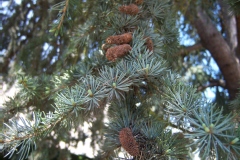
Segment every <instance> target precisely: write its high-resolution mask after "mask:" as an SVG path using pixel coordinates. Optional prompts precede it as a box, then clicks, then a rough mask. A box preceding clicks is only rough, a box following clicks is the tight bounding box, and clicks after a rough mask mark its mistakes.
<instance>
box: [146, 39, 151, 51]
mask: <svg viewBox="0 0 240 160" xmlns="http://www.w3.org/2000/svg"><path fill="white" fill-rule="evenodd" d="M145 40H146V42H145V44H146V46H147V49H149V51H153V41H152V40H151V38H150V37H147V38H145Z"/></svg>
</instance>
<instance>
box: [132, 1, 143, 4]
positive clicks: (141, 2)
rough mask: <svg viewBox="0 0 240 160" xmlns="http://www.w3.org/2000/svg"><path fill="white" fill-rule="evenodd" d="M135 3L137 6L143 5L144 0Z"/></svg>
mask: <svg viewBox="0 0 240 160" xmlns="http://www.w3.org/2000/svg"><path fill="white" fill-rule="evenodd" d="M134 3H135V4H137V5H141V4H143V0H135V2H134Z"/></svg>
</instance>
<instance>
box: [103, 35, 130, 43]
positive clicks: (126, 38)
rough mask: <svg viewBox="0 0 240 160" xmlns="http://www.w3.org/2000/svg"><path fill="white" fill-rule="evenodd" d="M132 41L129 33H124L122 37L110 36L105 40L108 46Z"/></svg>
mask: <svg viewBox="0 0 240 160" xmlns="http://www.w3.org/2000/svg"><path fill="white" fill-rule="evenodd" d="M131 41H132V34H131V33H124V34H122V35H116V36H110V37H108V38H107V39H106V42H107V43H108V44H127V43H130V42H131Z"/></svg>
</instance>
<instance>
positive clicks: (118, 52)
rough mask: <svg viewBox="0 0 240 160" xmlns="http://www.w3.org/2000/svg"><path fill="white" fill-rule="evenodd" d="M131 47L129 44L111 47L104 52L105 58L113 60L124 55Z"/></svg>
mask: <svg viewBox="0 0 240 160" xmlns="http://www.w3.org/2000/svg"><path fill="white" fill-rule="evenodd" d="M131 49H132V47H131V46H130V45H129V44H122V45H119V46H115V47H111V48H109V49H108V50H107V52H106V58H107V59H108V60H109V61H113V62H114V61H115V60H116V59H117V58H120V57H123V56H125V55H126V54H127V53H128V52H129V51H130V50H131Z"/></svg>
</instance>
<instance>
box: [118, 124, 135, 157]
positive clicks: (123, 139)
mask: <svg viewBox="0 0 240 160" xmlns="http://www.w3.org/2000/svg"><path fill="white" fill-rule="evenodd" d="M119 140H120V143H121V145H122V147H123V148H124V149H125V150H126V151H127V152H128V153H129V154H130V155H132V156H137V155H139V148H138V143H137V142H136V140H135V139H134V137H133V134H132V131H131V129H130V128H128V127H126V128H123V129H122V130H121V131H120V132H119Z"/></svg>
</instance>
